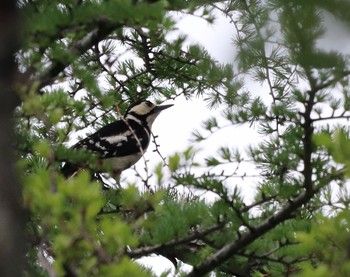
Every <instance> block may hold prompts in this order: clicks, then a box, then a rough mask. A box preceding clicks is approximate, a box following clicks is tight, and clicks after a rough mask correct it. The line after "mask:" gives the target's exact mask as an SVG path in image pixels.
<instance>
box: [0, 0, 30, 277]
mask: <svg viewBox="0 0 350 277" xmlns="http://www.w3.org/2000/svg"><path fill="white" fill-rule="evenodd" d="M17 47H18V15H17V8H16V1H15V0H2V1H0V276H4V277H7V276H9V277H10V276H11V277H16V276H22V274H23V272H22V270H23V264H24V252H25V239H24V213H23V210H22V207H21V201H20V199H21V193H20V192H21V190H20V185H19V183H18V181H17V179H16V177H15V169H14V155H13V148H12V144H13V135H12V134H13V121H12V115H13V110H14V107H15V106H14V104H15V101H16V93H15V90H14V75H15V71H16V64H15V59H14V54H15V52H16V50H17V49H18V48H17Z"/></svg>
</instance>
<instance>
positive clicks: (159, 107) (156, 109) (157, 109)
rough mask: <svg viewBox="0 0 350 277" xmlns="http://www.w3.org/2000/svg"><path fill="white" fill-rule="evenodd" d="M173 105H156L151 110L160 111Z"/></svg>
mask: <svg viewBox="0 0 350 277" xmlns="http://www.w3.org/2000/svg"><path fill="white" fill-rule="evenodd" d="M172 106H174V104H169V105H161V106H157V107H155V108H154V109H153V112H154V113H160V112H161V111H163V110H165V109H167V108H170V107H172Z"/></svg>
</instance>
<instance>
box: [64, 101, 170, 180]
mask: <svg viewBox="0 0 350 277" xmlns="http://www.w3.org/2000/svg"><path fill="white" fill-rule="evenodd" d="M171 106H173V105H172V104H171V105H162V106H157V105H155V104H153V103H152V102H150V101H147V100H142V101H138V102H135V103H134V104H132V105H131V106H130V107H129V108H128V109H127V110H126V112H125V115H124V117H123V118H122V119H121V120H117V121H115V122H113V123H110V124H108V125H106V126H104V127H102V128H101V129H100V130H98V131H97V132H95V133H93V134H92V135H90V136H88V137H86V138H85V139H83V140H81V141H79V142H78V143H77V144H75V145H74V146H73V148H75V149H85V150H87V151H90V152H92V153H94V154H97V156H98V163H99V165H100V166H101V167H102V165H103V164H104V163H105V162H108V163H110V165H111V166H112V171H113V174H114V175H120V173H121V172H122V171H123V170H125V169H127V168H129V167H131V166H132V165H134V164H135V163H136V162H137V161H138V160H139V159H140V158H141V157H142V155H143V154H144V152H145V151H146V149H147V147H148V145H149V142H150V137H151V128H152V124H153V122H154V120H155V119H156V117H157V116H158V115H159V114H160V112H161V111H163V110H165V109H167V108H169V107H171ZM85 166H86V165H85ZM83 167H84V165H82V164H73V163H70V162H66V163H65V164H64V166H63V167H62V170H61V171H62V173H63V175H64V176H66V177H70V176H72V175H74V174H75V173H76V172H77V171H79V169H81V168H83Z"/></svg>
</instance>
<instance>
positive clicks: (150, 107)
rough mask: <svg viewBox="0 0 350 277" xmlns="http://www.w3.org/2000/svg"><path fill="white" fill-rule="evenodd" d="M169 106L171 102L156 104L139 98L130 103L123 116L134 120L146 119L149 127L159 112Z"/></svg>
mask: <svg viewBox="0 0 350 277" xmlns="http://www.w3.org/2000/svg"><path fill="white" fill-rule="evenodd" d="M171 106H173V104H169V105H159V106H157V105H155V104H153V103H152V102H150V101H148V100H141V101H137V102H135V103H134V104H132V105H130V107H129V108H128V109H127V110H126V112H125V115H124V117H125V118H126V119H132V120H135V121H146V122H147V125H148V126H149V127H150V128H151V127H152V124H153V122H154V120H155V119H156V117H157V116H158V115H159V114H160V112H161V111H163V110H165V109H167V108H170V107H171Z"/></svg>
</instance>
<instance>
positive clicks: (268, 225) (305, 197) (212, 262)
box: [187, 190, 317, 277]
mask: <svg viewBox="0 0 350 277" xmlns="http://www.w3.org/2000/svg"><path fill="white" fill-rule="evenodd" d="M316 193H317V191H316V190H314V191H313V193H308V192H303V193H301V194H300V195H299V196H298V197H296V198H295V199H294V200H291V201H289V202H288V204H287V205H286V206H285V207H284V208H283V209H281V210H280V211H279V212H277V213H276V214H274V215H272V216H270V217H269V218H268V219H266V220H265V221H264V222H262V223H261V224H260V225H259V226H257V227H255V228H254V230H252V231H249V232H247V233H245V234H243V235H242V236H241V237H240V238H239V239H238V240H235V241H233V242H231V243H229V244H226V245H225V246H224V247H222V248H221V249H219V250H218V251H217V252H215V253H214V254H212V255H211V256H209V257H208V258H207V259H206V260H204V261H203V262H202V263H201V264H199V265H198V266H196V267H194V268H193V270H192V271H191V272H190V273H189V274H188V275H187V277H196V276H204V275H205V274H207V273H209V272H210V271H211V270H213V269H214V268H215V267H217V266H218V265H220V264H222V263H223V262H225V261H226V260H227V259H229V258H230V257H231V256H233V255H235V254H236V253H237V252H238V251H240V250H242V249H243V248H244V247H246V246H247V245H249V244H250V243H252V242H253V241H254V240H256V239H257V238H259V237H261V236H262V235H264V234H265V233H267V232H268V231H270V230H272V229H273V228H274V227H275V226H277V225H278V224H280V223H282V222H284V221H286V220H288V219H289V218H291V217H292V215H293V213H294V212H295V211H296V210H297V209H298V208H300V207H301V206H302V205H303V204H305V203H307V202H308V201H309V200H310V199H311V198H312V197H313V196H314V195H315V194H316Z"/></svg>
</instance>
